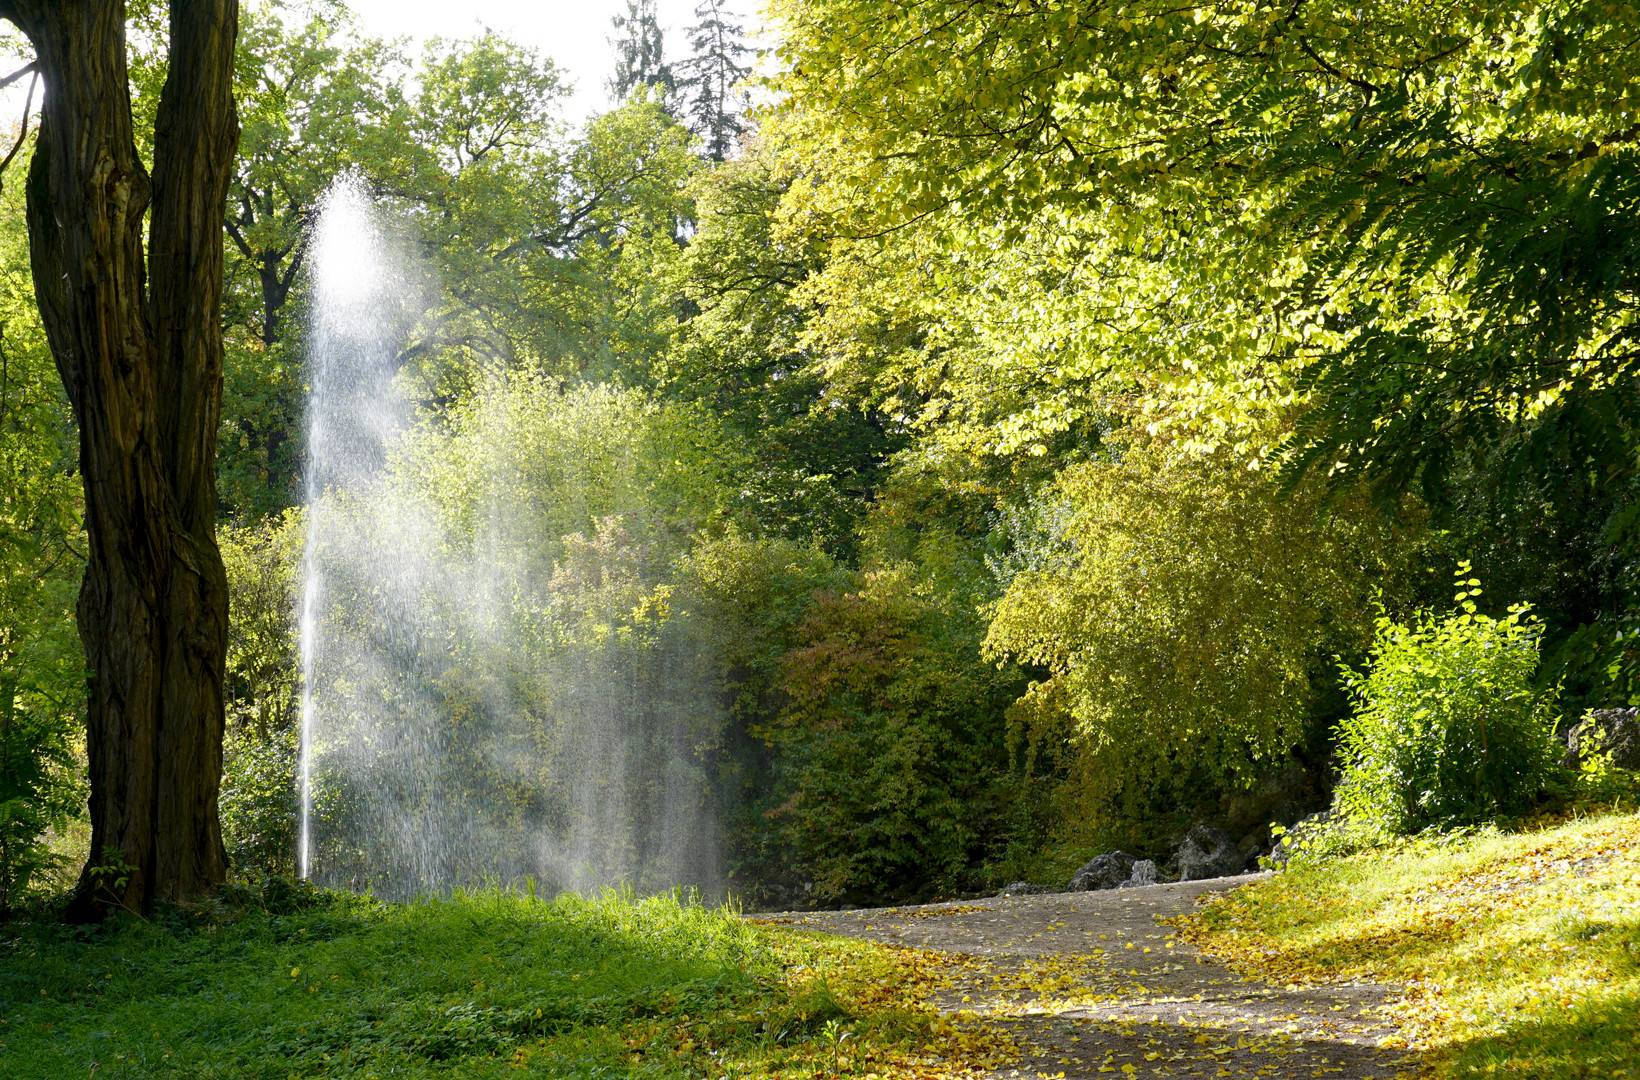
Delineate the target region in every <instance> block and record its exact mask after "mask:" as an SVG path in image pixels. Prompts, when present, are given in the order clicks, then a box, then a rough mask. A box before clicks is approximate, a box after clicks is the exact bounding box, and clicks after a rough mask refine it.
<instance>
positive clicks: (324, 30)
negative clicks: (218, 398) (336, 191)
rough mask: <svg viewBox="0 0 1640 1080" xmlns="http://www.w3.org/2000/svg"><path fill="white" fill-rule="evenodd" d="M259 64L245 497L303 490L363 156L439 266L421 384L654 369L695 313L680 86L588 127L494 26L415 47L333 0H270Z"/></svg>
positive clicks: (228, 411) (244, 363)
mask: <svg viewBox="0 0 1640 1080" xmlns="http://www.w3.org/2000/svg"><path fill="white" fill-rule="evenodd" d="M239 69H240V70H239V84H240V99H241V109H242V112H243V113H244V116H245V140H244V153H243V154H242V155H241V157H240V159H239V162H238V165H237V169H236V173H235V178H234V183H233V187H232V189H231V192H230V198H229V204H228V208H227V212H228V221H227V229H228V232H227V235H228V242H229V248H228V255H229V259H228V279H229V280H228V292H229V303H228V312H227V316H226V317H227V319H228V321H229V324H230V331H231V332H230V335H229V338H230V340H229V344H230V355H229V358H228V364H227V370H226V373H225V384H226V386H225V405H224V436H223V440H222V442H223V451H224V452H223V459H222V462H221V465H220V467H219V474H220V480H221V490H222V498H223V503H224V507H225V509H227V510H228V511H229V512H230V513H237V514H251V515H261V514H267V513H272V512H276V511H278V510H279V509H281V508H282V507H284V506H286V505H288V503H289V501H290V499H291V498H292V496H293V494H294V492H295V489H296V473H297V470H298V467H299V461H300V453H301V438H300V434H299V424H300V421H299V413H300V402H299V391H300V383H301V371H300V353H299V348H298V346H299V340H298V339H297V337H296V336H295V333H294V331H295V330H297V329H299V328H300V326H301V318H300V314H301V309H302V304H303V302H304V296H303V288H304V284H303V282H304V278H303V276H302V269H303V266H304V261H305V258H306V251H307V248H306V245H307V242H308V231H307V230H308V228H309V226H310V225H311V223H312V221H313V219H314V217H315V215H316V214H317V212H318V208H319V200H320V199H321V198H322V196H323V194H324V192H325V191H326V190H327V189H328V188H329V186H330V185H331V183H332V182H333V181H334V180H335V179H336V178H337V177H338V176H340V175H343V174H345V173H348V172H357V173H359V174H361V175H363V176H364V177H365V178H366V179H367V180H368V181H369V183H370V185H371V187H372V188H373V189H374V190H375V191H376V193H377V194H378V196H380V197H381V198H382V199H384V200H385V201H387V202H388V203H389V204H390V205H391V206H392V207H393V208H394V210H395V211H396V212H397V214H398V217H399V220H400V221H401V223H402V225H403V230H404V234H405V235H404V236H403V237H401V241H402V243H403V244H404V246H405V248H406V253H407V255H411V256H414V257H416V258H419V259H421V260H423V261H424V262H425V263H426V264H427V265H428V266H429V267H430V269H431V271H432V273H431V282H432V283H433V285H432V287H431V288H430V289H429V290H428V291H427V295H426V296H425V297H423V298H422V299H421V300H420V301H419V307H420V314H421V318H420V320H419V323H418V326H417V327H416V329H415V331H414V333H413V334H412V336H411V339H410V340H409V341H408V342H407V344H406V347H405V355H404V357H403V359H404V361H405V363H406V366H407V369H408V373H409V377H410V379H411V383H412V386H413V387H414V391H415V393H416V394H417V395H418V396H419V397H420V398H421V399H422V400H424V401H426V402H428V403H429V404H433V405H435V406H442V405H447V404H449V403H452V402H455V401H458V400H461V399H463V398H465V397H466V396H468V395H470V394H471V393H472V392H473V391H474V388H475V387H476V385H477V383H478V381H481V379H482V374H481V373H482V372H483V371H484V370H485V369H486V368H492V367H493V368H507V367H522V366H544V367H548V368H550V369H552V370H554V371H556V372H560V373H562V374H564V375H566V376H570V377H579V376H583V375H586V376H590V377H592V378H594V379H598V378H609V377H612V376H614V375H617V374H621V373H628V372H630V373H632V377H633V378H637V379H642V378H643V377H644V373H645V372H646V371H647V370H648V369H649V368H650V367H652V366H653V363H654V359H655V357H656V356H658V355H659V353H660V352H661V351H662V350H663V349H664V348H665V345H666V342H667V341H668V339H669V335H670V334H671V332H672V330H673V327H674V326H675V323H676V318H677V314H678V312H677V308H676V284H675V282H674V280H673V268H675V267H676V265H677V262H678V258H679V254H680V251H679V246H678V242H677V237H678V233H679V229H680V228H681V223H682V222H684V221H686V220H687V219H688V218H689V216H690V211H689V204H688V200H687V198H686V197H685V194H684V185H685V183H686V181H687V179H688V177H689V175H690V174H691V173H692V172H693V171H694V170H695V169H696V168H698V166H699V162H698V159H697V158H696V157H695V156H694V155H693V154H692V153H690V148H689V144H690V137H689V134H688V132H687V131H686V130H685V129H684V128H683V127H682V126H680V125H679V124H678V123H677V122H676V121H675V120H674V119H672V117H671V116H670V115H669V114H668V113H667V112H666V110H665V109H664V108H663V107H662V106H661V105H660V104H659V103H657V102H652V101H650V100H649V99H648V98H647V97H643V96H642V95H640V96H638V97H635V98H633V100H632V101H630V102H629V103H627V104H626V105H625V106H624V107H622V108H619V109H616V110H614V111H612V112H610V113H607V114H605V115H603V116H600V117H596V118H594V119H593V120H592V121H591V122H590V123H589V125H588V126H587V128H586V129H585V130H584V131H582V132H579V133H574V132H571V131H570V130H569V128H568V126H567V125H566V124H565V123H564V122H563V120H562V118H561V116H560V106H561V103H562V100H563V98H564V95H565V94H566V93H567V88H566V86H565V85H564V83H563V80H562V78H561V76H560V73H559V71H558V69H557V68H556V67H555V66H554V65H553V63H552V62H551V61H550V60H547V59H545V58H543V57H541V56H539V55H538V54H536V53H535V52H534V51H532V50H529V49H526V48H524V47H522V46H520V45H518V44H517V43H515V42H512V41H510V40H508V39H506V38H504V37H501V36H500V35H497V34H494V33H490V32H486V33H485V34H482V35H480V36H478V37H476V38H474V39H472V40H468V41H433V42H430V43H429V44H428V45H427V47H426V49H425V50H424V52H423V54H422V55H421V56H420V57H419V58H417V57H412V56H410V55H407V54H406V53H405V52H404V51H402V50H401V49H400V48H399V47H397V46H394V45H390V44H386V43H383V42H381V41H377V40H374V39H371V38H368V37H365V36H362V35H360V34H359V33H358V31H357V28H356V27H355V25H354V24H353V22H352V21H351V19H350V17H349V16H348V15H347V13H346V11H345V9H342V8H339V7H338V6H336V5H333V4H329V3H314V4H304V5H296V4H293V5H290V6H288V7H276V8H270V9H267V10H262V11H260V12H259V13H253V14H252V15H251V16H250V17H249V18H248V20H247V26H246V32H245V34H244V35H243V37H242V38H241V43H240V63H239ZM161 78H163V72H162V71H157V72H155V73H153V75H152V79H153V80H158V79H161ZM157 85H158V83H157V81H155V86H156V87H157Z"/></svg>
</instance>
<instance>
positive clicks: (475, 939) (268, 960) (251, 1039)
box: [0, 882, 971, 1080]
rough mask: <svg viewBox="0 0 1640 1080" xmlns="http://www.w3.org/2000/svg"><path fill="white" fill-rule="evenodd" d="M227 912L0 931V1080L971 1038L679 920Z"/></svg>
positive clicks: (784, 938)
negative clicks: (9, 1079)
mask: <svg viewBox="0 0 1640 1080" xmlns="http://www.w3.org/2000/svg"><path fill="white" fill-rule="evenodd" d="M275 884H276V885H277V884H278V883H277V882H276V883H275ZM243 891H244V890H241V892H243ZM229 899H230V900H232V901H233V902H232V903H220V904H212V905H209V906H207V907H204V908H199V909H196V910H191V911H188V912H176V913H173V915H172V916H171V917H169V918H167V919H164V920H160V921H156V922H140V921H136V920H128V921H123V922H112V923H110V924H108V925H106V926H103V927H97V928H91V929H74V928H68V927H62V926H56V925H50V924H45V923H12V924H9V925H7V926H5V927H3V928H0V1076H4V1077H25V1076H26V1077H29V1078H30V1080H54V1078H59V1077H61V1078H68V1077H73V1078H76V1080H137V1078H142V1080H171V1078H176V1080H181V1078H204V1077H213V1078H216V1077H221V1078H236V1080H237V1078H244V1080H275V1078H277V1080H285V1078H290V1077H359V1078H369V1077H380V1078H386V1077H406V1078H416V1077H453V1076H460V1077H462V1078H464V1080H465V1078H482V1077H491V1076H502V1075H506V1076H517V1075H520V1074H522V1075H551V1076H566V1077H567V1076H574V1077H598V1076H628V1075H630V1076H635V1077H656V1078H663V1077H678V1078H685V1077H688V1078H705V1077H722V1078H730V1077H737V1076H781V1077H787V1078H792V1080H802V1078H808V1077H820V1076H835V1075H861V1076H870V1075H875V1076H879V1077H888V1076H895V1075H902V1074H906V1075H908V1074H910V1073H911V1072H916V1073H920V1074H926V1073H930V1072H933V1073H942V1072H943V1073H947V1074H949V1073H950V1072H952V1071H961V1070H960V1068H958V1067H957V1066H954V1065H951V1064H950V1063H951V1062H954V1061H957V1060H958V1059H959V1058H961V1057H962V1056H963V1053H962V1052H963V1050H964V1049H965V1040H967V1039H969V1038H971V1036H967V1035H965V1034H964V1033H961V1032H958V1031H956V1030H955V1029H953V1027H952V1025H951V1024H949V1023H948V1022H945V1021H942V1020H940V1019H938V1018H937V1017H935V1016H934V1015H933V1014H932V1012H931V1011H930V1010H929V1009H928V1008H927V1007H926V1006H920V1005H919V1004H918V1003H917V1002H916V1000H915V999H914V998H913V997H912V996H910V995H912V994H914V993H916V992H917V991H918V989H919V986H920V984H922V983H926V982H927V981H928V979H930V978H937V977H938V976H937V975H931V974H929V973H927V972H919V971H916V970H911V969H910V968H909V967H907V964H908V963H909V961H908V960H907V959H906V958H905V957H903V956H901V955H900V954H897V953H893V952H890V951H888V950H882V949H878V948H876V947H873V946H870V945H866V944H864V943H857V942H845V941H827V940H822V939H819V938H814V937H808V936H802V935H796V934H793V933H791V932H789V931H781V930H777V929H773V928H767V927H759V926H753V925H748V924H747V923H745V922H744V921H742V920H740V919H739V918H737V917H736V916H735V915H734V913H733V912H729V911H725V910H721V909H710V908H705V907H702V906H700V905H698V904H694V903H690V902H688V901H687V900H682V899H679V898H677V897H660V898H655V899H648V900H634V899H631V898H624V897H619V896H609V897H605V898H603V899H599V900H583V899H579V898H575V897H563V898H559V899H557V900H555V901H553V902H550V903H549V902H545V901H540V900H536V899H535V898H533V897H531V896H528V895H523V894H519V893H513V892H497V891H491V892H480V893H468V894H461V895H457V896H455V897H451V898H447V899H429V900H424V901H421V902H417V903H414V904H404V905H390V904H384V903H380V902H377V901H373V900H370V899H368V898H363V897H351V896H341V895H337V894H327V893H320V892H317V891H312V890H306V889H304V888H296V889H293V888H291V887H289V886H288V885H286V886H280V887H277V888H275V889H274V890H272V892H270V893H269V894H268V895H265V896H256V897H246V896H244V895H241V896H238V897H230V898H229ZM247 900H254V901H255V902H254V903H251V902H247ZM902 969H904V970H902Z"/></svg>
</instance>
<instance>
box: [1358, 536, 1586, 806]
mask: <svg viewBox="0 0 1640 1080" xmlns="http://www.w3.org/2000/svg"><path fill="white" fill-rule="evenodd" d="M1468 569H1469V568H1468V567H1467V566H1465V567H1462V568H1461V569H1460V571H1459V577H1458V582H1457V584H1458V593H1457V595H1458V599H1459V601H1460V602H1461V604H1462V607H1463V610H1462V611H1461V612H1460V613H1457V614H1452V615H1447V616H1444V617H1437V616H1435V615H1433V614H1430V613H1424V614H1422V615H1420V616H1419V617H1418V619H1417V621H1415V622H1413V623H1411V624H1410V625H1406V624H1401V623H1397V622H1394V621H1393V620H1391V619H1389V618H1388V617H1380V618H1379V619H1378V623H1377V633H1376V637H1375V640H1374V642H1373V649H1372V666H1371V668H1370V669H1369V670H1368V671H1367V672H1365V673H1359V672H1355V671H1350V670H1348V669H1346V676H1345V677H1346V680H1347V682H1348V683H1349V687H1350V689H1351V691H1352V692H1353V696H1354V698H1355V701H1356V708H1355V710H1354V711H1353V712H1352V713H1351V714H1350V715H1349V716H1348V717H1347V718H1346V719H1345V720H1344V721H1343V722H1342V723H1341V724H1340V725H1339V734H1340V740H1341V743H1342V750H1343V753H1344V756H1345V764H1344V776H1343V780H1342V782H1341V784H1340V786H1339V804H1340V806H1341V807H1342V808H1343V809H1344V810H1345V811H1346V812H1347V813H1349V814H1350V815H1351V816H1353V817H1357V818H1359V819H1362V820H1363V821H1365V822H1366V823H1367V824H1369V825H1370V826H1372V827H1374V828H1378V829H1383V830H1387V831H1389V832H1392V833H1411V832H1417V831H1418V830H1420V829H1423V828H1425V827H1428V826H1431V825H1439V826H1449V825H1462V824H1472V823H1475V822H1479V821H1486V820H1490V819H1492V818H1494V817H1495V816H1497V815H1499V814H1505V815H1513V814H1519V813H1521V812H1522V811H1524V810H1526V809H1527V808H1528V807H1530V806H1531V804H1532V802H1533V800H1534V799H1535V798H1536V797H1537V795H1538V794H1539V792H1540V790H1541V788H1542V786H1543V784H1544V782H1545V781H1546V780H1548V779H1549V777H1550V775H1551V773H1552V770H1553V769H1554V767H1555V761H1556V757H1557V754H1556V751H1555V749H1554V742H1553V739H1554V728H1555V720H1556V709H1555V696H1556V694H1555V689H1554V688H1552V687H1551V688H1549V689H1547V690H1545V689H1543V688H1541V687H1537V686H1534V685H1533V680H1532V676H1533V673H1534V670H1535V669H1536V667H1537V642H1538V634H1539V630H1538V627H1537V626H1535V625H1534V624H1533V622H1532V620H1530V619H1528V618H1526V617H1525V615H1524V610H1523V609H1520V608H1517V609H1515V610H1514V611H1512V612H1510V614H1509V616H1508V617H1507V618H1503V619H1493V618H1490V617H1488V616H1486V615H1483V614H1480V613H1479V612H1477V610H1476V606H1475V602H1474V600H1472V599H1471V597H1473V596H1475V595H1478V594H1479V593H1480V588H1479V585H1480V582H1479V580H1478V579H1476V578H1471V577H1469V576H1468Z"/></svg>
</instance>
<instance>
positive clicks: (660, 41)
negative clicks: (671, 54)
mask: <svg viewBox="0 0 1640 1080" xmlns="http://www.w3.org/2000/svg"><path fill="white" fill-rule="evenodd" d="M609 21H610V25H612V26H613V27H614V28H615V36H614V37H612V38H610V39H609V43H610V44H611V45H613V46H614V47H615V74H614V75H613V76H612V77H611V78H610V80H609V96H610V97H611V98H612V99H614V100H615V101H616V102H617V103H619V102H622V101H625V100H626V99H627V96H628V95H629V94H631V93H632V91H633V89H634V88H635V87H638V86H652V87H655V88H656V90H657V91H658V93H659V95H660V99H661V101H663V102H669V101H670V98H671V96H672V92H673V90H674V88H675V84H674V81H673V77H672V66H671V65H670V64H668V63H667V62H666V40H665V34H664V32H663V31H662V30H661V24H660V16H659V15H658V14H657V12H656V10H655V0H626V14H625V15H616V16H614V17H613V18H611V19H610V20H609Z"/></svg>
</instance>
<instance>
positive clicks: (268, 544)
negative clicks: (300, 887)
mask: <svg viewBox="0 0 1640 1080" xmlns="http://www.w3.org/2000/svg"><path fill="white" fill-rule="evenodd" d="M302 537H303V531H302V527H301V518H300V516H299V514H298V513H297V512H295V511H287V512H286V513H284V514H281V515H279V516H278V517H272V518H266V519H264V520H262V521H260V522H257V523H255V524H251V525H243V526H231V525H230V526H225V527H223V528H221V529H219V530H218V531H217V542H218V543H219V544H220V545H221V547H222V563H223V566H224V568H225V569H226V570H227V572H228V612H229V616H230V626H229V636H228V659H227V693H226V695H225V697H226V699H227V720H228V730H227V735H226V738H225V740H224V745H223V754H222V796H221V807H222V839H223V843H224V845H225V846H226V847H227V849H228V857H229V859H230V860H231V861H232V863H233V866H234V869H235V870H236V871H237V872H239V873H246V872H251V871H255V872H260V873H264V874H287V875H288V874H291V873H292V872H293V871H294V870H295V855H296V827H297V820H298V813H297V811H298V807H297V800H296V752H297V724H298V720H299V708H300V695H301V688H300V685H299V681H298V679H299V675H300V668H299V666H298V663H299V659H298V655H297V640H298V639H297V626H296V614H297V608H298V605H299V603H300V595H299V594H300V588H301V585H300V577H299V575H300V569H301V545H302Z"/></svg>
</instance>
